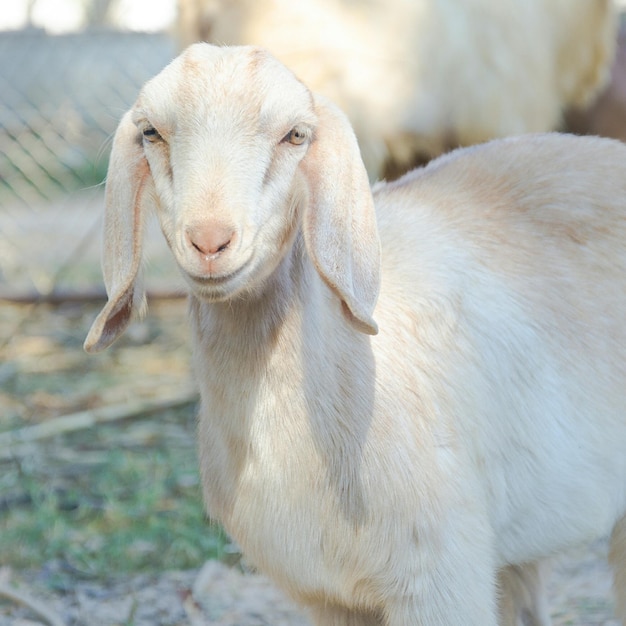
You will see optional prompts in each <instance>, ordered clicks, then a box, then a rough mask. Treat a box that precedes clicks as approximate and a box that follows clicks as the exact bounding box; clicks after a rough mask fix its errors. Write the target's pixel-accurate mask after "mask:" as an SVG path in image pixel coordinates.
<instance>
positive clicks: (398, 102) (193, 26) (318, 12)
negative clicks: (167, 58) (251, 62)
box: [178, 0, 617, 178]
mask: <svg viewBox="0 0 626 626" xmlns="http://www.w3.org/2000/svg"><path fill="white" fill-rule="evenodd" d="M616 31H617V24H616V19H615V11H614V8H613V6H612V3H611V0H524V1H523V2H520V1H519V0H367V2H355V1H354V0H298V1H297V2H295V1H294V0H179V20H178V37H179V40H180V41H181V43H182V44H183V45H184V46H185V47H186V46H187V45H188V44H191V43H193V42H194V41H198V40H202V39H205V40H208V41H211V42H213V43H218V44H229V45H230V44H253V45H259V46H262V47H264V48H267V49H268V50H270V51H271V52H272V54H274V56H276V57H277V58H278V59H279V60H281V61H282V62H283V63H285V64H286V65H287V66H288V67H289V68H290V69H292V70H293V71H294V72H295V74H296V75H297V76H298V77H299V78H300V79H301V80H303V81H304V82H305V84H306V85H307V86H308V87H309V88H310V89H312V90H313V91H315V92H318V93H320V94H323V95H325V96H327V97H329V98H330V99H331V100H332V101H333V102H334V103H335V104H337V105H338V106H339V107H340V108H341V109H343V111H344V112H345V113H346V114H347V115H348V117H349V118H350V121H351V122H352V126H353V128H354V130H355V132H356V135H357V138H358V140H359V143H360V146H361V153H362V155H363V159H364V162H365V165H366V167H367V169H368V171H369V172H370V176H371V178H376V177H380V176H382V175H392V176H393V175H394V174H395V173H396V172H398V171H405V170H406V168H407V165H409V164H411V163H412V162H413V161H414V159H416V158H417V159H418V160H419V159H422V160H424V159H428V158H432V157H433V156H438V155H439V154H441V153H442V152H444V151H446V150H449V149H450V148H452V147H457V146H459V145H463V146H467V145H470V144H474V143H478V142H482V141H486V140H488V139H493V138H496V137H503V136H506V135H515V134H519V133H524V132H537V131H549V130H554V129H555V128H557V127H558V126H559V124H560V122H561V115H562V113H563V111H564V110H565V109H566V108H568V107H572V106H576V107H581V106H586V105H587V104H588V103H589V101H590V100H591V99H592V98H593V97H594V96H595V94H596V93H597V91H598V89H599V88H600V87H602V85H603V84H605V82H606V79H607V78H608V74H609V69H610V63H611V59H612V58H613V51H614V48H615V39H616Z"/></svg>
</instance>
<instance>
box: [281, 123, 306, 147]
mask: <svg viewBox="0 0 626 626" xmlns="http://www.w3.org/2000/svg"><path fill="white" fill-rule="evenodd" d="M306 139H307V133H306V132H305V131H304V130H303V129H302V128H298V127H297V126H296V127H294V128H292V129H291V130H290V131H289V132H288V133H287V134H286V135H285V137H284V139H283V141H288V142H289V143H291V144H293V145H294V146H299V145H301V144H303V143H304V142H305V141H306Z"/></svg>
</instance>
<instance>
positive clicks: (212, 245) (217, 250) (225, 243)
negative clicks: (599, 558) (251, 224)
mask: <svg viewBox="0 0 626 626" xmlns="http://www.w3.org/2000/svg"><path fill="white" fill-rule="evenodd" d="M185 236H186V239H187V244H188V245H189V246H190V247H191V248H194V249H195V250H196V251H197V252H198V253H199V254H200V255H201V256H203V257H204V258H205V259H209V258H215V257H217V256H218V255H220V254H221V253H222V252H224V250H226V249H227V248H228V247H229V246H230V245H231V244H232V243H233V241H234V239H235V232H234V231H233V229H232V228H230V227H228V226H225V225H221V224H213V225H210V226H203V227H202V228H194V227H189V228H187V230H186V231H185Z"/></svg>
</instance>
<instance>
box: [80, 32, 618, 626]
mask: <svg viewBox="0 0 626 626" xmlns="http://www.w3.org/2000/svg"><path fill="white" fill-rule="evenodd" d="M624 164H626V146H624V145H622V144H620V143H619V142H616V141H613V140H608V139H600V138H595V137H574V136H571V135H559V134H545V135H542V134H539V135H529V136H522V137H518V138H508V139H500V140H494V141H492V142H490V143H487V144H484V145H481V146H476V147H471V148H464V149H459V150H457V151H454V152H452V153H450V154H447V155H444V156H442V157H440V158H439V159H437V160H435V161H433V162H431V163H430V164H429V165H428V166H427V167H425V168H423V169H419V170H415V171H413V172H410V173H409V174H407V175H405V176H404V177H402V178H401V179H399V180H398V181H395V182H393V183H378V184H377V185H375V186H374V188H373V190H372V189H370V187H369V183H368V177H367V173H366V170H365V167H364V165H363V162H362V160H361V158H360V154H359V149H358V144H357V141H356V138H355V135H354V133H353V131H352V128H351V126H350V124H349V122H348V120H347V118H346V116H345V115H344V114H343V113H342V112H341V111H340V110H339V109H338V108H337V107H335V106H334V105H332V104H331V103H330V102H329V101H328V100H326V99H325V98H323V97H321V96H319V95H316V94H314V93H312V92H311V91H310V90H309V89H308V88H307V87H306V86H305V85H304V84H303V83H302V82H301V81H299V80H298V79H297V78H296V77H295V75H294V74H293V73H292V72H291V71H290V70H288V69H287V68H286V67H285V66H284V65H282V64H281V63H280V62H279V61H277V60H276V59H275V58H274V57H272V56H271V55H270V54H269V53H268V52H266V51H264V50H262V49H259V48H255V47H233V48H228V47H225V48H220V47H215V46H212V45H209V44H196V45H193V46H191V47H190V48H189V49H188V50H187V51H185V52H184V53H183V54H181V55H180V56H179V57H178V58H177V59H175V60H174V61H173V62H172V63H171V64H170V65H169V66H168V67H166V68H165V69H164V70H163V71H162V72H161V73H160V74H159V75H157V76H156V77H155V78H154V79H152V80H151V81H149V82H148V83H147V84H146V85H145V86H144V87H143V89H142V91H141V93H140V95H139V98H138V100H137V102H136V103H135V105H134V106H133V108H132V109H131V111H129V112H128V113H126V114H125V116H124V117H123V118H122V120H121V122H120V125H119V127H118V130H117V132H116V135H115V138H114V143H113V150H112V154H111V161H110V165H109V175H108V180H107V184H106V209H105V227H104V230H105V234H104V244H105V248H104V256H103V271H104V278H105V284H106V287H107V293H108V294H109V299H108V302H107V304H106V305H105V307H104V308H103V310H102V311H101V313H100V314H99V315H98V317H97V318H96V320H95V321H94V323H93V326H92V328H91V330H90V332H89V335H88V336H87V339H86V340H85V349H86V350H87V351H88V352H94V351H98V350H101V349H104V348H106V347H107V346H109V345H110V344H111V343H112V342H113V341H114V340H115V339H116V338H117V337H119V336H120V335H121V334H122V333H123V331H124V329H125V328H126V326H127V325H128V323H129V322H130V320H131V319H132V316H133V314H134V313H137V312H141V311H142V310H143V308H144V295H143V290H142V288H141V281H140V266H141V245H142V241H141V231H142V224H143V222H144V216H145V213H146V211H147V210H148V209H149V208H150V207H151V206H153V207H156V211H157V215H158V218H159V221H160V224H161V228H162V231H163V234H164V236H165V238H166V240H167V242H168V244H169V247H170V248H171V251H172V253H173V256H174V258H175V259H176V261H177V263H178V265H179V266H180V269H181V271H182V274H183V276H184V277H185V279H186V281H187V282H188V284H189V287H190V305H189V313H190V321H191V328H192V334H193V363H194V371H195V375H196V377H197V381H198V385H199V388H200V394H201V408H200V416H199V426H198V438H199V456H200V469H201V479H202V485H203V494H204V499H205V502H206V506H207V510H208V512H209V513H210V515H211V516H212V517H214V518H215V519H217V520H219V521H220V522H221V523H222V524H223V526H224V527H225V528H226V530H227V531H228V532H229V533H230V534H231V535H232V536H233V537H234V538H235V540H236V541H237V542H238V543H239V544H240V545H241V547H242V549H243V551H244V554H245V555H246V556H247V557H248V558H249V559H250V560H251V561H252V562H253V563H255V564H256V565H257V566H258V567H259V568H260V569H261V570H262V571H264V572H265V573H267V574H268V575H269V576H270V577H272V578H273V579H274V580H275V581H276V582H277V583H278V584H279V585H280V586H282V587H283V588H284V589H285V590H286V591H287V592H288V593H289V594H290V595H291V596H292V597H293V598H294V599H295V600H297V601H298V602H300V603H301V604H302V605H304V606H307V607H308V608H309V609H310V611H311V615H312V616H313V619H314V621H315V623H316V624H320V625H321V624H335V625H338V626H339V625H346V626H347V625H353V626H355V625H365V624H384V625H385V626H400V625H402V626H407V625H409V624H411V625H416V626H418V625H419V626H424V625H427V626H450V625H457V624H458V625H461V624H463V625H464V626H495V625H496V624H497V623H498V588H497V587H498V586H497V582H496V578H497V575H498V572H506V571H507V568H517V567H518V566H521V567H522V569H521V571H522V574H524V576H525V575H526V574H528V575H530V576H531V577H532V573H533V571H534V569H535V567H536V566H537V563H538V562H539V561H540V560H541V559H542V558H544V557H546V556H548V555H552V554H553V553H555V552H557V551H559V550H562V549H565V548H567V547H568V546H570V545H572V544H576V543H579V542H583V541H586V540H590V539H592V538H594V537H598V536H605V535H609V534H611V533H612V534H611V560H612V565H613V567H614V569H615V581H616V583H615V590H616V593H617V612H618V615H619V616H620V618H621V619H622V620H624V619H625V618H626V454H625V450H626V415H625V410H626V350H625V349H624V348H625V346H626V326H625V325H624V322H623V311H624V310H626V165H624ZM524 568H527V570H524ZM524 576H522V581H523V580H524ZM510 587H511V589H513V587H514V585H511V586H510ZM513 593H514V592H513ZM533 593H534V591H533ZM542 619H544V620H547V619H548V617H547V616H544V617H542Z"/></svg>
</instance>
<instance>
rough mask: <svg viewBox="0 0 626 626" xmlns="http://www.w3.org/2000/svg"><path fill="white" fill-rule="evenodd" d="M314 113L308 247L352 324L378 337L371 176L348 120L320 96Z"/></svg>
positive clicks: (307, 160)
mask: <svg viewBox="0 0 626 626" xmlns="http://www.w3.org/2000/svg"><path fill="white" fill-rule="evenodd" d="M315 108H316V113H317V116H318V120H319V123H318V127H317V129H316V131H315V136H314V138H313V142H312V144H311V146H310V147H309V151H308V153H307V154H306V156H305V157H304V159H303V160H302V163H301V167H302V169H303V171H304V175H305V178H306V181H307V184H308V191H309V197H308V203H307V206H306V208H305V211H304V217H303V221H304V239H305V244H306V247H307V250H308V253H309V255H310V256H311V258H312V260H313V263H314V265H315V267H316V269H317V271H318V272H319V274H320V276H321V277H322V279H323V280H324V282H326V284H327V285H328V286H329V287H330V288H331V289H332V290H333V291H334V292H335V293H336V294H337V296H339V298H340V299H341V302H342V305H343V310H344V313H345V314H346V317H347V318H348V320H349V321H350V323H351V324H352V325H353V326H354V327H355V328H356V329H357V330H359V331H361V332H363V333H367V334H370V335H375V334H376V333H377V332H378V326H377V324H376V322H375V321H374V320H373V319H372V313H373V311H374V307H375V305H376V300H377V298H378V290H379V286H380V242H379V239H378V229H377V226H376V214H375V210H374V200H373V198H372V193H371V190H370V186H369V180H368V177H367V172H366V171H365V166H364V165H363V161H362V159H361V154H360V152H359V147H358V144H357V140H356V137H355V136H354V132H353V130H352V127H351V125H350V123H349V121H348V119H347V118H346V116H345V115H344V114H343V113H342V112H341V111H340V110H339V109H338V108H337V107H336V106H334V105H333V104H331V103H330V102H329V101H328V100H326V99H323V98H321V97H320V96H315Z"/></svg>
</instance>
